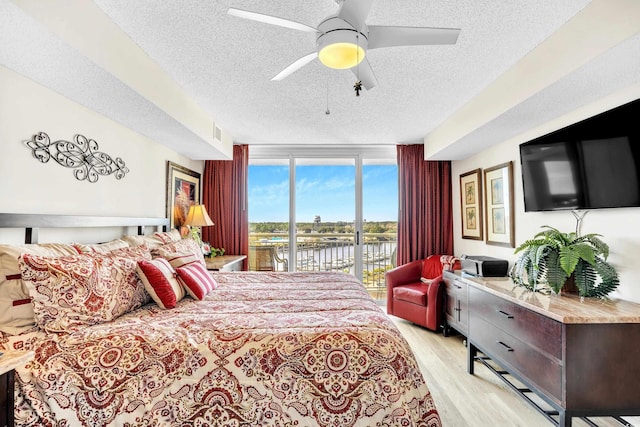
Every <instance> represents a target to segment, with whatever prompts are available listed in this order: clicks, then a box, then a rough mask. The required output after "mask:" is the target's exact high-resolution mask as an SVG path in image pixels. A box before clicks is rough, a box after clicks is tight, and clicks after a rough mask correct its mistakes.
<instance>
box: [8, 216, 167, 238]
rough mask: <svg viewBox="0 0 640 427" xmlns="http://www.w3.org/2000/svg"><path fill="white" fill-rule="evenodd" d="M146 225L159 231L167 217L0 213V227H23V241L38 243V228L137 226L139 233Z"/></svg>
mask: <svg viewBox="0 0 640 427" xmlns="http://www.w3.org/2000/svg"><path fill="white" fill-rule="evenodd" d="M147 226H149V227H156V228H157V230H159V231H166V230H167V227H168V226H169V219H168V218H144V217H142V218H136V217H120V216H83V215H42V214H19V213H0V228H24V229H25V234H24V242H25V243H38V229H40V228H84V227H138V234H140V235H141V234H144V229H145V227H147Z"/></svg>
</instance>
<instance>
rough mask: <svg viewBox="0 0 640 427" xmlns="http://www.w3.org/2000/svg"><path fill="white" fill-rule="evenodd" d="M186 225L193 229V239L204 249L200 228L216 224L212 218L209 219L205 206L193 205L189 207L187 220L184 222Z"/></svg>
mask: <svg viewBox="0 0 640 427" xmlns="http://www.w3.org/2000/svg"><path fill="white" fill-rule="evenodd" d="M184 225H188V226H189V227H191V237H193V240H195V241H196V243H198V245H200V247H202V237H201V236H200V227H207V226H210V225H214V224H213V221H211V218H209V214H208V213H207V208H205V207H204V205H191V206H190V207H189V213H188V214H187V219H186V220H185V221H184Z"/></svg>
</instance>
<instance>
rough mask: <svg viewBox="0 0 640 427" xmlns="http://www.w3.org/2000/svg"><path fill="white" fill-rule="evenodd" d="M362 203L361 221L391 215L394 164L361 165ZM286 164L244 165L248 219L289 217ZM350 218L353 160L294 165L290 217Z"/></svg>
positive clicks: (282, 219) (281, 219) (394, 200)
mask: <svg viewBox="0 0 640 427" xmlns="http://www.w3.org/2000/svg"><path fill="white" fill-rule="evenodd" d="M362 172H363V209H364V215H363V216H364V219H365V220H367V221H396V220H397V216H398V175H397V173H398V172H397V166H396V165H364V166H363V169H362ZM288 211H289V167H288V166H258V165H250V166H249V222H287V221H288V220H289V214H288ZM316 215H319V216H320V219H321V220H322V222H336V221H346V222H351V221H353V219H354V217H355V167H354V166H334V165H332V166H297V169H296V222H313V220H314V218H315V216H316Z"/></svg>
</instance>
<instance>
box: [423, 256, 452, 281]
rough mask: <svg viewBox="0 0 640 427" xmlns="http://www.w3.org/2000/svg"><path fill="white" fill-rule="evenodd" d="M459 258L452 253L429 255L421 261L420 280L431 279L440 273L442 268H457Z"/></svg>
mask: <svg viewBox="0 0 640 427" xmlns="http://www.w3.org/2000/svg"><path fill="white" fill-rule="evenodd" d="M459 269H460V260H458V258H456V257H454V256H452V255H429V256H428V257H427V258H425V260H424V261H423V262H422V275H421V277H420V280H423V279H427V280H430V279H433V278H436V277H438V276H440V275H442V271H443V270H459Z"/></svg>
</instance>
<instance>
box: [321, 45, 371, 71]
mask: <svg viewBox="0 0 640 427" xmlns="http://www.w3.org/2000/svg"><path fill="white" fill-rule="evenodd" d="M364 56H365V50H364V49H363V48H362V46H358V45H356V44H355V43H348V42H338V43H332V44H329V45H326V46H324V47H323V48H322V49H321V50H320V52H318V59H320V62H322V63H323V64H324V65H325V66H327V67H329V68H335V69H337V70H344V69H347V68H353V67H355V66H356V65H358V64H359V63H360V62H362V60H363V59H364Z"/></svg>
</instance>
